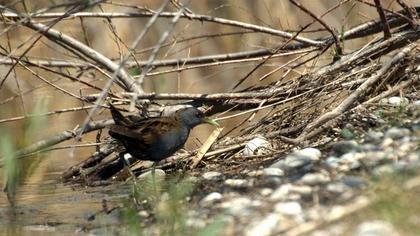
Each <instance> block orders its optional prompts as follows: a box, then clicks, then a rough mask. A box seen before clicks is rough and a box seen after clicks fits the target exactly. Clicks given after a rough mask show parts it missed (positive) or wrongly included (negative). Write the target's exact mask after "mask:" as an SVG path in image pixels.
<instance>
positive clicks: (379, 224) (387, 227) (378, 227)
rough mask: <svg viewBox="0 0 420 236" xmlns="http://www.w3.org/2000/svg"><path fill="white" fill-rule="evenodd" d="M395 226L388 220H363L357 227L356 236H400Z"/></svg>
mask: <svg viewBox="0 0 420 236" xmlns="http://www.w3.org/2000/svg"><path fill="white" fill-rule="evenodd" d="M399 235H400V234H399V233H398V232H397V231H396V230H395V228H394V226H393V225H392V224H390V223H389V222H386V221H381V220H373V221H368V222H363V223H361V224H359V225H358V226H357V228H356V232H355V233H354V236H399Z"/></svg>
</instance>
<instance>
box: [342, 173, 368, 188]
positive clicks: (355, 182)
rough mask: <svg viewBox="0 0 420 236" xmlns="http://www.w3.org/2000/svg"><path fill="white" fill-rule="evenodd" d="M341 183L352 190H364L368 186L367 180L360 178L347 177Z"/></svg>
mask: <svg viewBox="0 0 420 236" xmlns="http://www.w3.org/2000/svg"><path fill="white" fill-rule="evenodd" d="M341 182H342V183H344V184H345V185H347V186H349V187H351V188H364V187H366V186H367V182H366V180H364V179H362V178H361V177H359V176H354V175H345V176H343V177H342V178H341Z"/></svg>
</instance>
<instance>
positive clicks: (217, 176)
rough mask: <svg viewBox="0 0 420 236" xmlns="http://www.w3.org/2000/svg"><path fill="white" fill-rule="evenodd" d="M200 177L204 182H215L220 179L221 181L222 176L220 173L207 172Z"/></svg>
mask: <svg viewBox="0 0 420 236" xmlns="http://www.w3.org/2000/svg"><path fill="white" fill-rule="evenodd" d="M202 177H203V179H205V180H212V181H215V180H220V179H222V177H223V175H222V173H220V172H217V171H208V172H205V173H204V174H203V175H202Z"/></svg>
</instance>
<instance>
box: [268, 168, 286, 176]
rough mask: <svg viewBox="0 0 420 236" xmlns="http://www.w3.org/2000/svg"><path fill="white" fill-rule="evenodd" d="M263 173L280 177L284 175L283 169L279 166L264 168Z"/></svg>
mask: <svg viewBox="0 0 420 236" xmlns="http://www.w3.org/2000/svg"><path fill="white" fill-rule="evenodd" d="M263 174H264V176H267V177H282V176H284V171H282V170H281V169H279V168H265V169H264V170H263Z"/></svg>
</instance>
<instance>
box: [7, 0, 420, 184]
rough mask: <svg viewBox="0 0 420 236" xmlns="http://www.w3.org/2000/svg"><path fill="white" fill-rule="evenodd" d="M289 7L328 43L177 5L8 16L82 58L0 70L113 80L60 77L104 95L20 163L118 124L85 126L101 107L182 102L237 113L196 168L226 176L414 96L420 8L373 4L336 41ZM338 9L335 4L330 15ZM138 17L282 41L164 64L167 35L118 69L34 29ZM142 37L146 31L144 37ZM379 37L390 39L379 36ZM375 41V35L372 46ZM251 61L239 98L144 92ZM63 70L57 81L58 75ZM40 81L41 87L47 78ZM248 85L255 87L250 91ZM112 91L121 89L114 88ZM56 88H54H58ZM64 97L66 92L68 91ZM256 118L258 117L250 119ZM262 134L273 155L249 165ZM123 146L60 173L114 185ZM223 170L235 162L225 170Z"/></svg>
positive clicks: (169, 163) (170, 164)
mask: <svg viewBox="0 0 420 236" xmlns="http://www.w3.org/2000/svg"><path fill="white" fill-rule="evenodd" d="M291 2H292V3H293V4H295V5H297V6H299V7H300V9H302V10H303V11H304V12H307V14H309V15H310V16H312V17H313V19H314V22H318V23H320V24H321V25H322V26H323V28H324V29H323V30H325V31H326V32H329V33H330V34H331V35H330V36H327V37H321V38H317V39H310V38H308V37H303V36H301V33H303V32H304V31H305V29H306V27H307V26H306V27H303V28H302V29H301V30H299V31H298V32H296V33H295V34H290V33H287V32H284V31H280V30H275V29H272V28H268V27H263V26H257V25H251V24H246V23H243V22H238V21H232V20H227V19H223V18H217V17H211V16H207V15H197V14H194V13H192V12H190V11H189V10H188V9H186V8H185V7H179V10H178V11H177V12H162V11H152V10H150V9H143V11H142V12H140V13H137V12H136V13H127V14H123V13H121V14H120V15H119V14H117V13H110V14H106V13H105V14H100V13H84V12H80V10H81V8H80V6H79V8H72V10H70V11H68V12H66V13H62V14H58V13H57V14H56V13H39V14H34V15H27V14H19V13H16V12H7V13H3V18H4V19H5V21H6V22H8V23H9V24H11V25H13V24H20V25H23V26H26V27H28V28H30V29H32V30H34V31H36V32H38V33H39V35H37V36H36V37H39V38H41V37H46V38H48V39H49V40H51V41H53V42H55V43H56V44H58V45H60V46H62V47H64V48H66V49H68V50H69V51H71V52H72V53H74V55H77V57H79V59H80V60H78V61H77V62H69V61H65V60H55V61H43V60H35V59H30V58H26V57H25V55H24V54H22V55H20V56H10V55H8V54H7V53H4V52H2V54H3V56H4V57H3V58H2V59H1V62H2V63H3V64H12V65H13V66H16V65H20V66H21V67H24V68H27V69H28V70H30V69H29V67H34V66H36V67H38V68H40V69H42V70H48V71H51V70H52V69H51V68H55V67H75V68H79V70H81V71H82V70H87V69H96V70H98V71H101V73H104V74H105V75H106V76H108V77H109V80H108V82H107V83H106V84H105V85H103V86H102V87H97V86H95V85H93V84H90V83H88V82H84V81H83V80H79V79H78V77H77V76H76V75H67V74H66V75H64V74H61V76H65V77H67V78H68V79H71V80H73V81H76V82H77V83H81V84H84V85H86V86H88V87H90V88H92V89H94V90H96V91H100V93H92V94H89V95H84V96H79V95H74V94H73V95H72V96H75V97H77V99H80V100H81V101H83V102H88V103H92V104H94V105H93V106H90V107H89V108H92V109H91V110H90V112H89V116H88V118H87V119H86V120H85V122H84V123H83V124H81V125H80V128H78V129H76V130H74V131H73V132H69V131H66V132H64V133H61V134H59V135H56V136H54V137H51V138H49V139H46V140H43V141H42V142H38V143H35V144H33V145H31V146H29V147H28V148H26V149H23V150H21V151H20V152H19V156H25V155H28V154H30V153H33V152H37V151H40V150H43V149H45V148H48V147H50V146H52V145H55V144H57V143H60V142H62V141H64V140H68V139H71V138H80V137H81V136H82V135H83V134H84V133H87V132H91V131H94V130H98V129H103V128H105V127H106V126H107V125H109V124H110V123H112V121H111V120H102V121H97V122H89V119H90V118H91V117H92V116H93V115H95V114H96V110H97V109H98V108H99V107H107V106H106V105H104V104H105V103H104V101H105V100H109V101H112V102H113V103H114V104H125V105H130V106H131V107H132V106H133V105H136V106H137V108H139V109H140V110H141V111H142V112H143V114H145V113H149V114H152V115H156V114H157V113H156V112H162V110H163V108H164V105H168V104H173V101H181V102H180V104H189V105H193V106H204V105H205V106H208V107H210V109H209V110H208V115H216V114H218V115H220V114H226V113H225V112H231V113H233V114H234V115H231V116H228V117H223V118H221V119H228V118H232V117H239V116H240V117H241V119H242V122H241V125H235V126H234V127H233V128H231V129H228V131H227V132H226V133H224V135H223V137H220V138H219V139H218V140H217V141H216V142H215V144H213V146H212V147H211V149H210V150H209V151H208V152H207V153H206V154H205V155H204V159H202V160H201V163H200V164H199V165H198V168H203V167H206V166H207V167H208V166H212V165H215V166H217V167H215V168H220V166H221V164H220V163H224V164H223V165H224V167H223V168H225V171H226V172H229V171H232V172H234V171H238V169H240V168H241V167H242V166H244V165H248V166H249V165H257V166H259V165H264V164H265V163H267V162H270V161H271V160H273V159H275V158H276V157H278V155H279V153H283V152H287V151H289V150H290V149H291V148H292V147H295V146H308V145H309V142H311V143H316V142H317V140H318V141H320V140H321V139H320V138H321V137H323V136H326V135H328V134H329V132H330V131H331V129H332V128H334V127H336V126H338V127H341V126H343V125H344V123H345V120H346V116H347V114H349V113H350V112H352V111H355V110H363V109H366V107H368V106H369V105H370V104H372V103H375V102H378V101H380V100H381V99H382V98H384V97H386V96H389V95H392V94H396V93H399V92H401V91H403V90H406V89H417V88H418V87H417V86H418V84H419V78H418V74H419V68H420V67H419V62H420V58H419V56H418V51H419V49H418V47H417V40H418V39H419V38H420V31H419V29H420V28H419V26H418V23H417V22H418V17H417V15H418V14H419V13H420V7H417V8H409V7H407V6H405V5H404V4H403V6H405V7H406V8H405V9H404V10H402V11H399V12H394V11H391V10H386V9H383V8H382V7H380V6H377V8H378V11H379V12H381V13H382V14H380V16H381V18H380V19H379V20H376V21H369V22H366V23H364V24H362V25H359V26H356V27H354V28H352V29H350V30H348V31H345V32H341V34H337V33H336V32H335V31H334V30H333V29H332V27H330V26H328V24H326V23H325V22H324V21H323V20H322V17H316V16H315V14H313V13H311V12H310V11H308V10H307V9H305V8H304V7H303V6H300V4H298V3H296V2H295V1H291ZM339 6H340V5H337V6H335V7H333V9H334V8H337V7H339ZM135 16H136V17H150V22H152V23H153V21H154V20H156V19H157V18H159V17H164V18H171V19H172V23H173V24H175V23H176V22H177V21H178V20H179V19H180V18H184V19H186V20H190V21H202V22H212V23H215V24H222V25H229V26H234V27H238V28H242V29H244V30H246V31H245V32H243V33H249V32H259V33H265V34H272V35H276V36H279V37H282V38H283V40H282V41H281V42H278V43H277V45H276V46H275V47H273V48H270V49H260V50H254V51H246V52H239V53H231V54H223V55H213V56H205V57H196V58H184V59H176V60H174V59H171V60H160V61H159V60H156V56H157V52H158V50H159V48H160V47H161V46H162V44H163V42H165V40H166V38H165V35H163V36H162V38H161V40H160V41H159V42H158V44H157V45H156V46H155V47H154V51H153V52H152V54H151V56H150V57H149V60H148V61H135V60H129V58H130V56H131V55H130V54H129V53H128V54H127V55H128V56H126V57H123V59H122V61H121V63H120V64H117V63H115V62H114V61H112V60H110V59H109V58H107V57H105V56H103V55H102V54H100V53H98V52H97V51H95V50H93V49H92V48H90V47H88V46H87V45H85V44H83V43H81V42H79V41H76V40H75V39H73V38H71V37H70V36H68V35H65V34H63V33H62V32H59V31H57V30H54V29H53V26H54V23H51V24H49V25H44V24H42V23H40V22H38V21H36V20H37V19H38V18H47V19H50V18H53V19H54V21H53V22H58V21H60V20H62V19H65V18H68V17H81V18H83V17H110V18H112V17H135ZM147 27H149V26H146V28H147ZM172 27H173V25H171V26H168V29H167V31H166V32H167V33H170V32H171V31H172ZM146 31H147V29H145V31H144V32H146ZM381 32H384V33H383V35H382V33H381ZM141 35H142V34H140V35H139V37H138V40H141V37H142V36H141ZM372 35H375V36H376V37H375V38H373V39H372V37H371V36H372ZM209 37H210V36H209ZM356 39H358V40H360V39H372V40H370V41H369V42H367V43H364V44H362V45H360V47H358V48H356V49H354V50H352V51H351V52H347V53H344V52H343V51H345V50H344V49H343V46H345V45H346V43H348V42H350V41H351V40H356ZM366 41H367V40H366ZM136 42H137V41H136ZM136 42H134V43H133V47H132V48H135V46H136ZM155 51H156V52H155ZM278 58H288V59H289V58H292V59H291V60H288V61H286V62H284V63H281V64H279V65H278V66H277V67H276V69H274V70H272V71H270V72H269V73H267V74H265V75H264V76H262V77H260V78H258V79H257V80H256V81H255V82H249V81H248V80H252V78H253V73H254V72H255V71H256V70H258V69H259V68H261V67H262V66H264V65H266V64H268V63H269V62H272V61H274V60H275V59H278ZM249 62H257V64H256V65H255V66H254V67H253V69H252V70H250V71H249V73H247V74H246V76H244V77H242V78H232V79H235V80H236V81H237V82H236V85H235V86H234V89H233V91H234V92H226V93H209V94H193V93H176V94H168V93H165V94H164V93H146V92H144V91H143V88H142V85H143V80H144V78H145V77H146V76H152V75H157V74H164V73H172V72H179V71H184V70H190V69H194V68H198V67H214V66H220V65H223V64H229V63H238V64H246V63H249ZM180 65H182V66H180ZM168 66H178V67H177V68H175V69H171V70H167V71H164V70H161V71H158V69H159V68H164V67H168ZM130 67H139V68H141V72H140V73H139V74H138V75H136V76H132V75H130V74H129V73H127V72H126V70H125V69H124V68H130ZM103 70H106V71H107V72H104V71H103ZM279 70H284V71H285V72H284V74H283V75H281V76H279V75H277V74H275V73H276V72H277V71H279ZM58 71H59V70H57V71H56V73H59V72H58ZM292 74H293V75H292ZM134 77H136V79H134ZM268 77H270V79H271V81H272V82H271V83H269V84H266V85H264V84H263V82H261V81H263V80H266V79H267V78H268ZM6 78H7V76H6V77H5V79H6ZM39 78H40V79H42V77H41V76H39ZM5 79H3V81H5ZM254 80H255V79H254ZM254 80H252V81H254ZM246 82H248V85H247V87H246V88H245V89H241V90H237V88H238V87H239V86H241V85H242V84H244V83H246ZM249 83H252V84H251V85H249ZM115 85H117V86H119V87H120V88H118V89H117V88H115V89H114V90H110V88H113V87H114V86H115ZM50 86H54V84H51V85H50ZM56 89H60V87H56ZM63 92H64V93H67V94H69V93H70V92H68V91H66V90H64V89H63ZM70 94H71V93H70ZM161 101H163V102H161ZM168 101H169V102H168ZM84 108H85V107H84ZM153 112H155V113H153ZM257 113H258V114H257ZM256 114H257V116H258V119H254V117H255V116H256ZM250 120H258V121H256V122H254V123H251V124H248V122H247V121H250ZM238 129H240V130H238ZM257 136H264V137H265V138H266V139H268V140H270V143H271V144H272V146H271V147H272V150H271V152H269V153H268V154H267V153H266V154H264V155H256V156H255V158H252V161H251V159H249V160H250V161H249V162H247V163H246V164H244V163H243V161H242V159H241V154H240V151H241V150H242V149H243V147H244V146H245V144H246V142H248V141H249V140H251V139H252V138H255V137H257ZM107 140H108V139H107ZM117 146H118V145H117V144H116V143H115V142H114V141H110V142H109V143H108V144H106V145H103V146H102V147H101V148H100V149H98V150H97V151H96V152H95V153H94V154H93V155H92V156H90V157H89V158H88V159H87V160H86V161H83V162H82V163H80V164H78V165H76V166H74V167H72V168H70V169H69V170H68V171H67V172H66V173H64V179H66V180H76V181H80V180H83V181H85V180H88V182H92V181H96V180H103V179H107V178H110V177H117V178H126V177H127V176H126V175H125V174H124V173H122V172H121V171H120V170H121V168H122V166H121V165H120V164H121V163H119V164H118V162H119V159H118V158H117V155H111V153H113V152H114V151H115V150H116V149H117ZM194 156H195V152H191V153H184V154H178V155H176V156H174V157H173V158H170V159H168V160H166V161H164V162H163V163H161V165H160V167H161V168H165V169H167V170H171V169H175V168H174V167H175V166H179V165H181V166H184V167H185V166H189V164H188V163H190V162H191V161H192V159H193V158H194ZM226 163H229V164H228V165H226ZM146 167H147V165H146ZM144 168H145V165H144V164H138V163H137V164H134V165H133V167H132V169H133V171H134V172H135V173H140V172H141V171H142V170H143V169H144Z"/></svg>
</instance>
